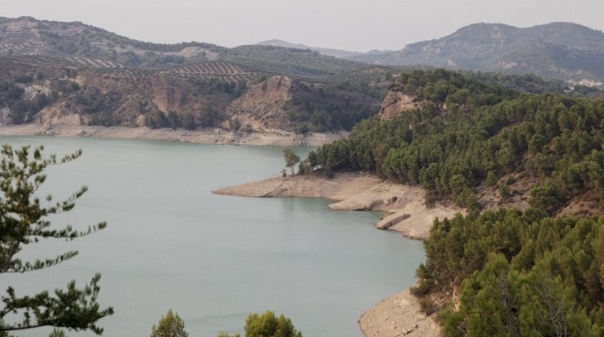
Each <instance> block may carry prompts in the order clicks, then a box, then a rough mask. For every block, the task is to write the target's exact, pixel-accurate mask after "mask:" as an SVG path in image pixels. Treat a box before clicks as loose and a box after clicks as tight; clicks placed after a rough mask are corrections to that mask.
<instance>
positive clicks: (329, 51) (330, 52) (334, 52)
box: [256, 39, 362, 59]
mask: <svg viewBox="0 0 604 337" xmlns="http://www.w3.org/2000/svg"><path fill="white" fill-rule="evenodd" d="M256 45H260V46H274V47H284V48H294V49H310V50H312V51H316V52H317V53H319V54H322V55H326V56H333V57H338V58H343V59H346V58H350V57H353V56H359V55H362V53H359V52H354V51H348V50H341V49H333V48H321V47H310V46H306V45H303V44H299V43H290V42H287V41H282V40H276V39H275V40H267V41H262V42H258V43H256Z"/></svg>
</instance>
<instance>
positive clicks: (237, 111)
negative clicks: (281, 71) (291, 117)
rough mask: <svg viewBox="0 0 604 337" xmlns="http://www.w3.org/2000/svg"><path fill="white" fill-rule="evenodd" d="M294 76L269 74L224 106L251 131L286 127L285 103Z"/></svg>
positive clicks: (283, 128) (287, 126) (287, 99)
mask: <svg viewBox="0 0 604 337" xmlns="http://www.w3.org/2000/svg"><path fill="white" fill-rule="evenodd" d="M293 82H294V81H293V80H292V79H291V78H289V77H287V76H272V77H270V78H268V79H267V80H266V81H263V82H261V83H257V84H254V85H251V86H250V88H249V89H248V90H247V91H246V92H245V93H244V94H243V95H242V96H241V97H239V98H238V99H236V100H235V101H233V103H232V104H231V105H230V106H229V108H228V109H227V114H228V115H230V116H231V118H237V119H238V120H239V121H240V123H241V125H242V126H244V127H245V126H249V127H248V128H249V129H251V130H254V131H260V132H266V131H270V129H281V130H286V129H288V128H289V127H290V126H289V122H288V120H287V116H286V111H285V110H286V104H287V103H288V102H289V101H290V100H291V98H292V94H291V92H290V91H291V90H292V86H293Z"/></svg>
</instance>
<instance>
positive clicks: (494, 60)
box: [350, 23, 604, 86]
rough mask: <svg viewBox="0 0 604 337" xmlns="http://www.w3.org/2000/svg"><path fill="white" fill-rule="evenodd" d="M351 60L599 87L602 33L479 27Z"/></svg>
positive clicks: (603, 64)
mask: <svg viewBox="0 0 604 337" xmlns="http://www.w3.org/2000/svg"><path fill="white" fill-rule="evenodd" d="M350 59H352V60H357V61H363V62H369V63H377V64H384V65H399V66H419V65H421V66H430V67H443V68H447V69H464V70H474V71H491V72H501V73H504V74H527V73H533V74H536V75H538V76H541V77H544V78H549V79H559V80H565V81H572V82H576V83H582V84H591V85H600V86H601V85H602V83H603V82H604V33H602V32H600V31H596V30H593V29H590V28H587V27H584V26H580V25H577V24H572V23H551V24H547V25H541V26H535V27H530V28H516V27H512V26H507V25H502V24H485V23H480V24H474V25H470V26H467V27H464V28H461V29H459V30H458V31H456V32H455V33H453V34H451V35H449V36H446V37H443V38H441V39H437V40H431V41H424V42H418V43H414V44H410V45H407V46H406V47H405V48H403V49H402V50H399V51H393V52H383V53H371V54H364V55H362V56H353V57H351V58H350Z"/></svg>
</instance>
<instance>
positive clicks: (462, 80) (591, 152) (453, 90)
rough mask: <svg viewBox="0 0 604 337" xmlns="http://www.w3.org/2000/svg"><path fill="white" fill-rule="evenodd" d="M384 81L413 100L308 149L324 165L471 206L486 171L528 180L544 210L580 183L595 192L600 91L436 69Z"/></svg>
mask: <svg viewBox="0 0 604 337" xmlns="http://www.w3.org/2000/svg"><path fill="white" fill-rule="evenodd" d="M393 90H398V91H401V92H403V93H404V94H407V95H409V96H412V97H414V99H415V101H416V102H417V104H418V108H416V109H411V110H409V111H405V112H402V113H400V114H399V115H398V116H396V117H395V118H394V119H392V120H381V119H380V118H379V117H378V116H376V117H373V118H370V119H368V120H366V121H364V122H361V123H360V124H358V125H357V126H355V128H354V129H353V131H352V134H351V136H350V139H348V140H342V141H338V142H335V143H332V144H328V145H325V146H323V147H320V148H319V149H317V150H316V151H315V154H313V156H316V158H317V161H318V164H319V167H320V168H322V169H323V170H324V172H326V173H327V174H331V172H333V171H337V170H364V171H369V172H375V173H377V174H378V175H381V176H383V177H387V178H390V179H392V180H395V181H399V182H404V183H410V184H420V185H421V186H423V187H424V188H425V189H426V190H427V192H428V203H431V202H434V201H436V200H443V199H449V198H450V199H452V200H453V201H454V202H455V203H457V204H458V205H460V206H464V207H478V206H480V205H478V204H477V197H476V189H477V188H478V187H479V186H483V185H484V184H486V183H487V180H488V181H489V183H491V184H503V180H502V178H503V177H510V176H514V175H523V176H530V177H533V178H534V179H536V180H537V183H536V184H535V185H534V187H533V189H532V190H531V192H530V193H531V204H532V205H533V206H535V207H542V208H545V209H547V210H549V211H550V212H552V213H554V212H556V211H557V210H559V209H560V208H561V207H562V206H563V205H565V203H566V202H567V201H568V200H569V199H570V198H572V197H575V196H578V195H581V194H585V193H587V192H591V193H593V194H594V196H595V198H596V200H604V194H603V192H604V189H603V187H604V180H602V178H601V177H602V173H603V172H604V171H603V170H604V152H603V151H602V144H604V138H603V137H604V136H603V133H602V132H600V131H599V130H601V129H602V127H604V125H602V124H601V121H602V120H603V118H604V100H602V99H586V98H572V97H569V96H566V95H562V94H552V93H544V94H541V95H533V94H522V93H520V92H518V91H514V90H510V89H504V88H501V87H497V86H492V85H488V84H484V83H483V82H480V81H477V80H475V79H472V78H470V77H468V76H466V75H463V74H459V73H451V72H447V71H444V70H433V71H414V72H411V73H403V74H402V75H401V76H400V79H399V82H398V83H397V85H396V87H394V88H393ZM487 178H488V179H487Z"/></svg>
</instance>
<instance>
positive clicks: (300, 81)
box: [0, 17, 393, 133]
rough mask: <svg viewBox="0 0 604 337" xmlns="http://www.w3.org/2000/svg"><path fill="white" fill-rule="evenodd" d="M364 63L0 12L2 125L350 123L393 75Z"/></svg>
mask: <svg viewBox="0 0 604 337" xmlns="http://www.w3.org/2000/svg"><path fill="white" fill-rule="evenodd" d="M366 67H367V66H366V65H363V64H361V63H357V62H351V61H346V60H342V59H338V58H334V57H329V56H324V55H320V54H319V53H317V52H313V51H310V50H297V49H290V48H282V47H271V46H244V47H238V48H232V49H227V48H223V47H219V46H215V45H210V44H205V43H197V42H190V43H180V44H173V45H166V44H154V43H146V42H141V41H136V40H132V39H128V38H126V37H122V36H118V35H116V34H113V33H110V32H107V31H105V30H103V29H99V28H96V27H92V26H88V25H85V24H82V23H79V22H53V21H41V20H36V19H33V18H29V17H23V18H17V19H7V18H0V68H1V69H2V70H3V72H2V73H1V74H0V110H1V111H2V113H1V114H0V123H2V124H22V123H40V124H45V125H48V124H55V123H65V124H70V125H73V124H75V125H104V126H127V127H140V126H147V127H150V128H161V127H172V128H174V127H182V128H186V129H196V128H210V127H212V128H224V129H229V130H240V131H245V132H253V131H255V132H272V130H284V131H296V132H302V133H304V132H308V131H322V132H325V131H339V130H350V128H352V126H353V125H354V124H355V123H357V122H358V121H360V120H361V119H363V118H367V117H369V116H371V115H373V114H375V113H377V111H378V110H379V104H380V102H381V99H382V97H383V94H384V93H385V88H386V86H387V85H388V82H385V83H384V82H381V81H382V80H383V78H384V77H385V76H386V74H389V73H392V72H393V69H391V68H386V67H371V68H372V69H371V70H370V71H364V68H366ZM275 76H277V77H275ZM275 78H278V80H277V81H278V82H279V83H283V85H280V86H278V87H274V86H273V85H272V84H273V83H274V82H275ZM351 82H352V83H351ZM276 96H278V97H280V99H279V100H277V101H274V102H271V104H265V103H267V102H268V100H269V98H270V97H276ZM269 105H270V106H269Z"/></svg>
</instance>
